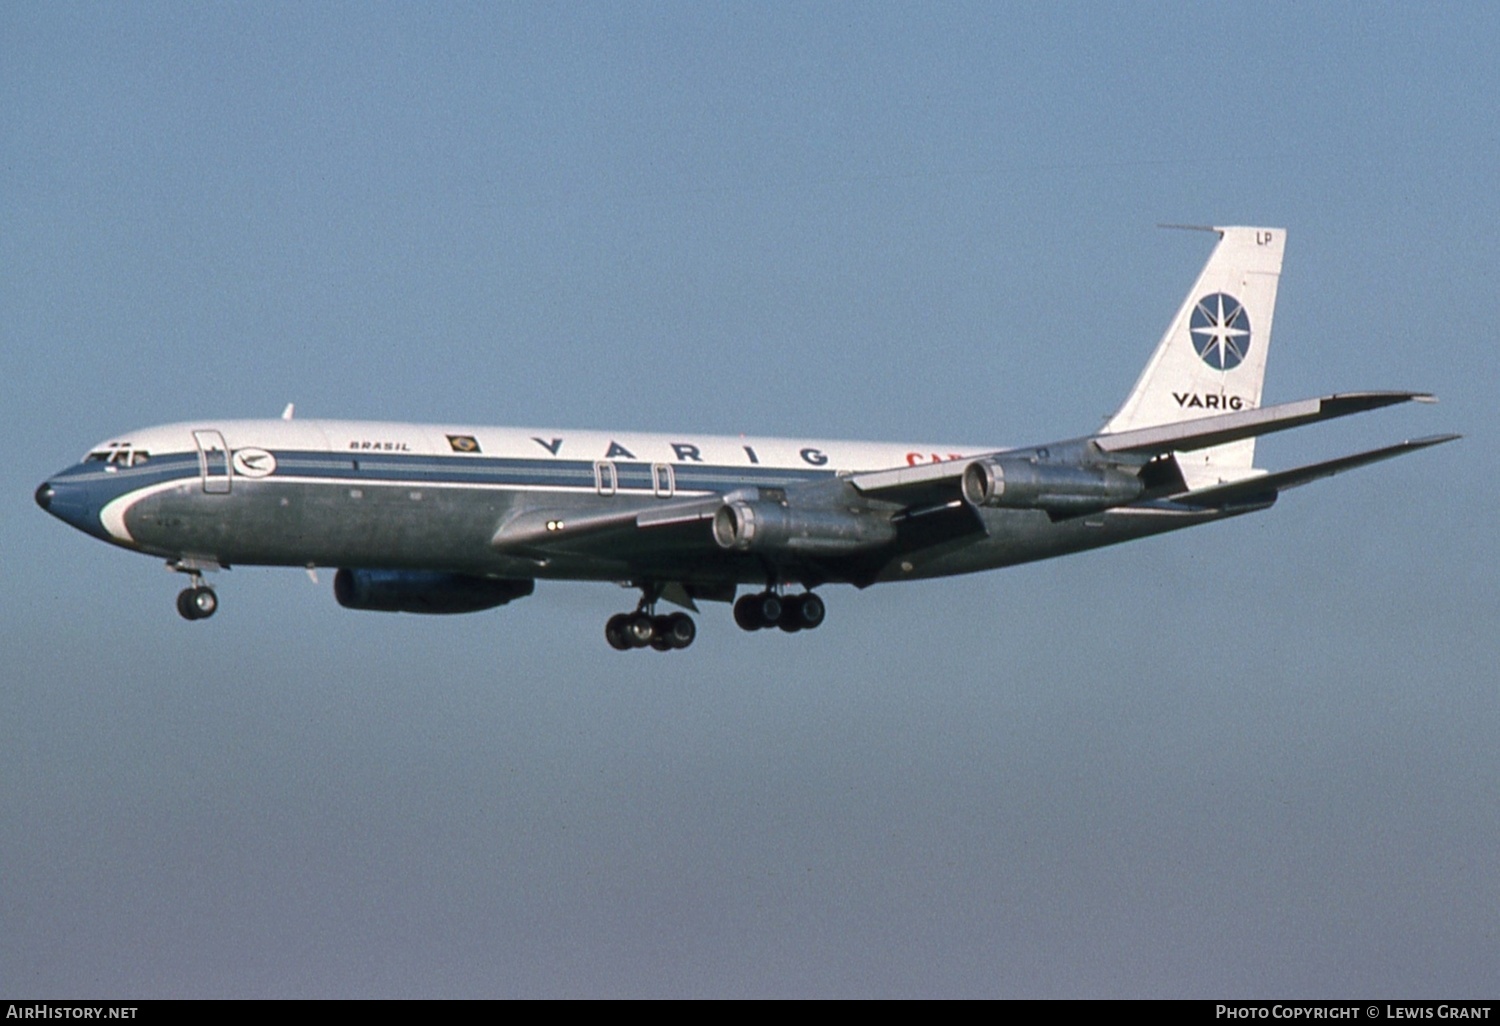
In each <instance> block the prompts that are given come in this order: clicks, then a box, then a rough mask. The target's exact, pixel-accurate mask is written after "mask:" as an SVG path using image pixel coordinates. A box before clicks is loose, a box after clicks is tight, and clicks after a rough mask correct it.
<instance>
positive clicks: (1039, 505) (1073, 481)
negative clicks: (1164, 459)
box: [963, 456, 1145, 516]
mask: <svg viewBox="0 0 1500 1026" xmlns="http://www.w3.org/2000/svg"><path fill="white" fill-rule="evenodd" d="M1144 490H1145V485H1144V484H1143V483H1142V482H1141V479H1140V478H1139V477H1137V476H1135V475H1134V474H1130V473H1127V472H1126V471H1123V470H1120V469H1119V468H1118V467H1110V466H1088V465H1076V464H1074V465H1069V464H1059V463H1039V462H1035V461H1033V460H1030V459H1025V458H1015V459H1006V458H1005V457H1003V456H1002V457H999V458H995V459H987V460H975V461H974V462H973V463H970V464H969V466H968V467H967V468H966V469H965V470H964V477H963V491H964V498H966V499H968V500H969V501H970V502H971V503H973V504H974V505H976V506H991V507H1004V508H1008V509H1041V510H1046V511H1047V512H1048V513H1054V514H1061V515H1063V516H1073V515H1077V514H1080V513H1092V512H1095V511H1097V510H1102V509H1108V508H1109V507H1111V506H1120V505H1123V504H1124V503H1127V502H1130V501H1132V500H1133V499H1135V498H1136V497H1137V496H1139V495H1140V494H1141V492H1143V491H1144Z"/></svg>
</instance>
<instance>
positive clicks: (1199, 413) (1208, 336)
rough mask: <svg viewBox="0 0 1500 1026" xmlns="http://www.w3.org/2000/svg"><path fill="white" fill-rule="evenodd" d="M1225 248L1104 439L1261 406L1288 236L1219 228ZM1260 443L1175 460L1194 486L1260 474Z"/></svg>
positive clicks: (1214, 256)
mask: <svg viewBox="0 0 1500 1026" xmlns="http://www.w3.org/2000/svg"><path fill="white" fill-rule="evenodd" d="M1212 231H1215V232H1217V233H1218V234H1219V244H1218V245H1217V246H1215V247H1214V251H1213V253H1212V254H1210V255H1209V258H1208V263H1207V264H1206V265H1204V268H1203V273H1202V274H1200V275H1198V281H1197V282H1196V283H1195V284H1194V285H1193V290H1192V291H1191V292H1190V293H1188V296H1187V299H1186V300H1184V301H1183V304H1182V307H1181V309H1179V310H1178V311H1177V316H1176V317H1174V318H1172V323H1171V324H1170V325H1169V326H1168V327H1167V332H1166V334H1165V335H1163V336H1162V339H1161V342H1160V343H1158V344H1157V347H1156V352H1155V353H1153V354H1152V356H1151V361H1150V362H1149V363H1147V364H1146V369H1145V370H1144V371H1142V372H1141V376H1140V380H1138V381H1137V382H1136V383H1135V388H1134V389H1133V390H1132V391H1131V393H1130V396H1129V397H1128V398H1127V399H1126V400H1125V404H1124V405H1123V406H1121V407H1120V409H1119V411H1118V412H1117V413H1116V414H1115V415H1114V416H1113V417H1111V418H1110V419H1109V421H1108V422H1107V423H1106V424H1105V425H1104V427H1103V429H1102V431H1103V433H1106V434H1110V433H1114V432H1118V431H1128V430H1131V429H1133V428H1143V427H1154V426H1157V425H1160V424H1172V423H1175V422H1177V421H1182V420H1192V419H1194V418H1197V417H1211V416H1213V415H1215V414H1218V413H1233V412H1235V411H1236V410H1253V409H1256V408H1258V407H1259V406H1260V395H1261V384H1262V382H1263V381H1264V380H1265V375H1266V351H1267V350H1268V349H1270V347H1271V318H1272V316H1273V314H1274V313H1275V310H1276V284H1277V281H1278V279H1279V278H1280V276H1281V254H1282V248H1283V247H1284V246H1285V245H1286V232H1284V231H1282V230H1281V229H1280V228H1214V229H1212ZM1254 460H1255V439H1254V438H1246V439H1243V440H1241V441H1238V442H1230V443H1228V444H1227V445H1218V446H1214V447H1212V448H1209V449H1199V450H1196V451H1194V452H1192V453H1179V454H1177V462H1178V466H1179V467H1180V468H1181V470H1182V472H1183V476H1184V478H1185V479H1186V481H1187V483H1188V485H1189V486H1190V487H1194V488H1196V487H1203V486H1207V485H1210V484H1217V483H1218V482H1220V481H1231V480H1236V479H1238V478H1243V477H1247V476H1249V475H1251V474H1253V473H1254V471H1253V469H1252V467H1253V464H1254Z"/></svg>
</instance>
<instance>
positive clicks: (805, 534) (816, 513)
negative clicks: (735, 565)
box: [714, 501, 896, 557]
mask: <svg viewBox="0 0 1500 1026" xmlns="http://www.w3.org/2000/svg"><path fill="white" fill-rule="evenodd" d="M895 537H896V527H895V525H894V524H892V523H891V522H890V520H889V519H886V518H884V517H880V516H875V515H871V514H867V513H855V512H851V511H850V510H847V509H836V508H835V509H792V508H790V507H788V506H783V505H781V504H780V503H778V502H763V501H762V502H730V503H726V504H725V505H723V506H721V507H720V508H719V511H718V512H717V513H715V514H714V541H716V542H718V543H719V547H720V548H723V549H728V550H730V551H732V552H759V553H773V554H774V553H784V554H787V555H797V556H812V557H830V556H847V555H849V554H851V553H854V552H862V551H864V550H865V549H873V548H878V547H880V546H881V545H885V544H887V543H889V542H891V541H893V540H895Z"/></svg>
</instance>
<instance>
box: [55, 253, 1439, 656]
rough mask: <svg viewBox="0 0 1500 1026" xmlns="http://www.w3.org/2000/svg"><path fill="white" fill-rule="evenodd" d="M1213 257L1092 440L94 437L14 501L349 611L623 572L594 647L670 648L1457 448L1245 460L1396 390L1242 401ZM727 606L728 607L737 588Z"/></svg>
mask: <svg viewBox="0 0 1500 1026" xmlns="http://www.w3.org/2000/svg"><path fill="white" fill-rule="evenodd" d="M1211 230H1212V231H1214V232H1216V233H1217V234H1218V236H1219V241H1218V244H1217V245H1216V246H1215V247H1214V250H1213V253H1212V254H1211V255H1210V257H1209V259H1208V263H1207V265H1206V266H1205V267H1204V269H1203V271H1202V273H1201V274H1200V275H1199V277H1198V280H1197V282H1196V283H1195V284H1194V286H1193V288H1192V291H1191V292H1189V293H1188V296H1187V298H1186V299H1185V300H1184V302H1183V304H1182V306H1181V307H1180V308H1179V309H1178V311H1177V314H1176V316H1175V317H1173V318H1172V321H1171V323H1170V325H1169V326H1168V328H1167V331H1166V334H1165V335H1164V336H1163V337H1162V339H1161V342H1160V343H1159V344H1158V345H1157V347H1156V350H1155V352H1154V353H1153V355H1152V356H1151V359H1150V361H1149V362H1148V363H1147V364H1146V368H1145V370H1144V371H1143V372H1142V373H1141V376H1140V379H1139V380H1138V381H1137V382H1136V384H1135V387H1134V389H1133V390H1132V391H1131V392H1130V394H1129V396H1128V397H1127V398H1126V400H1125V403H1124V405H1122V406H1121V407H1120V409H1119V411H1118V412H1117V413H1115V415H1114V416H1112V417H1111V418H1110V419H1109V420H1108V421H1107V422H1106V423H1105V424H1104V425H1103V426H1102V427H1101V428H1100V429H1099V430H1098V431H1096V432H1095V433H1093V434H1088V435H1082V436H1079V437H1076V438H1068V439H1063V440H1061V441H1056V442H1048V443H1045V444H1041V445H1029V446H1023V447H1021V448H1001V447H998V446H992V445H959V446H954V445H932V444H907V443H900V444H888V443H872V442H840V441H819V440H814V439H787V438H744V437H713V436H707V435H694V434H671V435H667V434H641V433H636V432H608V431H566V430H551V429H548V430H537V429H530V428H491V427H476V426H472V425H466V424H438V425H421V424H396V423H379V422H359V421H331V420H299V419H295V418H294V417H292V416H291V413H292V410H291V408H290V407H288V409H287V412H286V414H284V415H283V417H282V418H281V419H276V420H222V421H221V420H213V419H209V420H202V421H191V422H187V423H180V424H171V425H167V426H164V427H152V428H145V429H143V430H139V431H131V432H127V433H126V434H123V435H118V436H116V437H114V438H111V439H108V440H106V441H104V442H101V443H100V444H99V445H97V446H95V447H94V448H92V449H91V450H89V452H88V454H87V455H86V456H85V457H84V458H83V460H82V462H80V463H78V464H76V465H74V466H71V467H69V468H67V469H65V470H63V471H61V472H60V473H58V474H56V475H55V476H54V477H52V478H51V479H50V480H48V481H47V482H45V483H44V484H43V485H42V486H41V487H39V488H38V489H37V492H36V501H37V503H38V504H39V505H40V506H41V507H42V508H43V509H44V510H46V511H47V512H49V513H51V514H53V515H54V516H56V517H58V518H59V519H61V520H63V521H65V522H66V523H68V524H71V525H72V526H74V527H76V528H78V529H79V530H81V531H84V532H85V533H87V534H91V535H93V536H94V537H96V538H99V539H101V540H103V541H106V542H109V543H111V544H114V545H119V546H122V547H124V548H127V549H132V550H134V551H137V552H142V553H145V554H147V555H151V556H156V557H158V558H163V559H165V560H166V561H167V565H168V566H169V567H171V568H172V569H174V570H177V571H180V572H182V573H184V574H187V575H188V576H189V578H190V584H189V586H188V587H187V588H186V589H185V590H183V591H182V592H181V594H180V595H179V596H178V599H177V609H178V612H179V613H181V615H182V616H183V617H185V618H187V619H189V620H201V619H205V618H207V617H210V616H212V615H213V614H214V612H215V611H216V610H217V608H218V604H219V602H218V596H217V595H216V593H215V592H214V591H213V589H211V588H210V587H208V586H206V585H205V584H204V578H203V575H204V573H205V572H206V571H213V570H219V569H227V568H229V567H231V566H233V565H236V564H241V565H262V566H295V567H307V568H315V567H329V568H338V569H337V572H336V574H335V575H334V595H335V597H336V598H337V600H338V601H339V603H340V604H342V605H344V606H347V607H349V608H351V609H368V610H383V611H390V612H403V611H404V612H412V613H459V612H472V611H476V610H481V609H489V608H493V607H495V606H501V605H504V604H505V603H507V602H510V601H512V600H514V599H518V598H521V597H523V596H526V595H530V594H531V593H532V591H533V589H534V588H535V585H536V581H537V580H538V579H546V580H574V581H616V582H623V583H625V584H627V585H629V586H632V587H634V588H638V589H639V590H640V592H641V598H640V601H639V603H638V604H637V605H636V608H635V609H634V610H633V611H628V612H621V613H619V614H617V615H615V616H613V617H611V618H610V619H609V621H608V623H607V624H606V625H605V631H604V633H605V638H606V639H607V640H608V642H609V643H610V644H611V645H612V646H614V647H615V648H617V649H621V650H625V649H632V648H646V647H650V648H654V649H657V650H658V651H666V650H669V649H678V648H686V647H687V646H688V645H690V644H692V642H693V639H694V637H695V636H696V634H697V627H696V625H695V623H694V621H693V619H692V617H690V616H689V615H687V613H685V612H673V613H665V612H659V611H658V605H659V603H663V602H666V603H670V604H672V605H676V606H679V607H682V608H684V609H688V610H696V609H697V604H696V603H697V602H698V601H700V600H704V601H721V602H726V603H729V602H732V603H733V610H734V619H735V622H736V623H737V624H739V626H740V627H742V628H744V629H745V630H750V631H753V630H761V629H766V628H779V629H781V630H782V631H786V632H795V631H799V630H810V629H813V628H816V627H817V626H819V625H820V624H821V623H822V622H823V619H824V615H825V606H824V603H823V599H822V597H821V596H820V595H819V594H818V592H817V590H816V589H818V588H820V587H821V586H823V585H826V584H835V583H842V584H853V585H855V586H857V587H861V588H863V587H866V586H868V585H871V584H877V583H882V582H886V581H903V580H915V579H918V578H928V577H941V576H946V575H950V574H961V573H971V572H974V571H978V570H989V569H993V568H996V567H1003V566H1010V565H1013V564H1016V563H1024V562H1029V561H1032V560H1038V559H1046V558H1049V557H1052V556H1060V555H1064V554H1066V553H1070V552H1078V551H1080V550H1083V549H1091V548H1097V547H1099V546H1102V545H1111V544H1114V543H1116V542H1122V541H1128V540H1130V539H1133V538H1141V537H1145V536H1147V535H1152V534H1159V533H1161V532H1164V531H1172V530H1176V529H1178V528H1181V527H1191V526H1193V525H1195V524H1203V523H1207V522H1209V521H1213V520H1222V519H1224V518H1226V517H1232V516H1238V515H1240V514H1242V513H1251V512H1255V511H1257V510H1263V509H1266V508H1268V507H1270V506H1271V505H1272V504H1273V503H1275V501H1276V499H1277V496H1278V495H1279V494H1280V493H1281V492H1282V491H1284V490H1285V489H1287V488H1292V487H1295V486H1297V485H1301V484H1306V483H1308V482H1309V481H1313V480H1316V479H1318V478H1322V477H1327V476H1329V475H1332V474H1337V473H1339V472H1341V471H1344V470H1348V469H1351V468H1353V467H1358V466H1362V465H1364V464H1367V463H1374V462H1376V461H1378V460H1383V459H1387V458H1390V457H1393V456H1398V455H1401V454H1402V453H1407V452H1411V451H1413V450H1416V449H1421V448H1424V447H1427V446H1431V445H1436V444H1438V443H1440V442H1446V441H1451V440H1452V439H1454V438H1457V437H1458V436H1457V435H1438V436H1433V437H1429V438H1421V439H1416V440H1412V441H1405V442H1400V443H1397V444H1394V445H1387V446H1385V447H1382V448H1377V449H1371V450H1368V451H1365V452H1360V453H1356V454H1353V455H1348V456H1343V457H1340V458H1337V459H1332V460H1328V461H1325V462H1321V463H1314V464H1310V465H1307V466H1302V467H1297V468H1295V469H1292V470H1282V471H1277V472H1267V471H1265V470H1261V469H1258V468H1256V467H1255V466H1254V455H1255V440H1256V438H1257V437H1259V436H1261V435H1264V434H1269V433H1271V432H1274V431H1282V430H1286V429H1288V428H1293V427H1299V426H1302V425H1305V424H1310V423H1313V422H1316V421H1320V420H1327V419H1330V418H1333V417H1342V416H1345V415H1347V414H1351V413H1358V412H1361V411H1365V410H1372V409H1376V408H1378V407H1382V406H1389V405H1392V404H1396V403H1402V402H1406V401H1409V400H1417V401H1431V396H1429V395H1426V394H1424V393H1418V392H1352V393H1341V394H1336V395H1328V396H1323V397H1321V398H1317V399H1306V400H1302V401H1300V402H1292V403H1284V404H1279V405H1272V406H1262V405H1261V383H1262V381H1263V380H1264V377H1265V369H1266V353H1267V350H1268V349H1269V348H1270V342H1271V319H1272V315H1273V312H1274V310H1275V304H1276V288H1277V283H1278V280H1279V278H1280V274H1281V258H1282V250H1283V246H1284V244H1285V241H1286V235H1285V233H1284V232H1283V231H1281V230H1280V229H1268V228H1243V227H1235V228H1215V229H1211ZM747 585H748V586H749V587H750V588H751V589H753V590H751V591H750V592H749V593H747V594H740V595H739V596H738V598H737V599H736V594H737V592H739V590H740V588H741V586H747Z"/></svg>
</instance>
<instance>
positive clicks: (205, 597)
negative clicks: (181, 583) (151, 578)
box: [167, 559, 222, 620]
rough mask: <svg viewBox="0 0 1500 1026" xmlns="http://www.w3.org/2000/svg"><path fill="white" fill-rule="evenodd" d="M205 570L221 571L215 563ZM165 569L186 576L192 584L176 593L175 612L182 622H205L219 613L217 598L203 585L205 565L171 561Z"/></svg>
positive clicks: (179, 560)
mask: <svg viewBox="0 0 1500 1026" xmlns="http://www.w3.org/2000/svg"><path fill="white" fill-rule="evenodd" d="M206 568H207V569H212V570H217V569H222V568H221V567H220V566H219V565H218V564H217V563H214V564H212V565H208V566H207V567H206ZM167 569H168V570H173V571H176V572H177V573H179V574H187V575H188V579H189V580H191V581H192V582H193V583H192V584H191V585H189V586H188V587H186V588H184V589H183V590H182V591H180V592H178V593H177V612H178V614H179V615H181V617H182V618H183V619H184V620H207V619H208V618H209V617H210V616H213V615H214V614H215V613H217V612H218V611H219V596H218V595H217V594H216V593H215V592H214V590H213V589H212V588H210V587H209V586H208V585H206V584H204V583H203V571H204V569H205V564H204V563H203V562H202V561H199V560H187V559H173V560H168V561H167Z"/></svg>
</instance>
